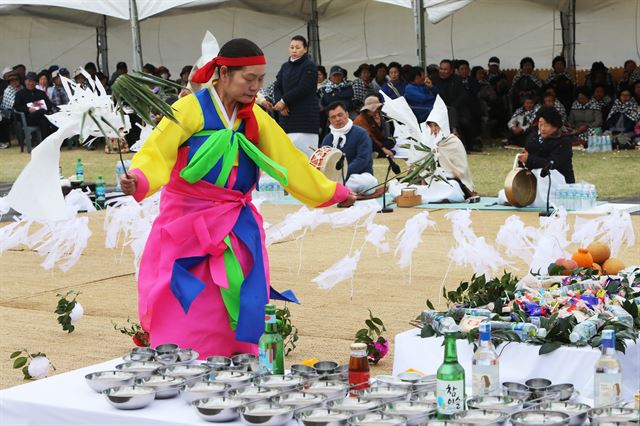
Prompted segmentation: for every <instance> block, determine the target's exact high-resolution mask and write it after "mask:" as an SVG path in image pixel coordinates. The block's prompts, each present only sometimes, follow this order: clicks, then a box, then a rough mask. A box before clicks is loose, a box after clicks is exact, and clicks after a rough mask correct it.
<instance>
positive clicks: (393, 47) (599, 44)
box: [0, 0, 640, 78]
mask: <svg viewBox="0 0 640 426" xmlns="http://www.w3.org/2000/svg"><path fill="white" fill-rule="evenodd" d="M423 2H424V6H425V7H426V8H427V15H428V16H429V18H430V21H431V20H433V21H439V23H437V24H433V23H431V22H427V23H426V28H425V31H426V55H427V58H426V60H427V62H428V63H434V62H438V61H439V60H440V59H441V58H452V57H453V58H465V59H467V60H469V61H470V62H471V63H472V64H479V65H486V63H487V60H488V58H489V57H490V56H493V55H495V56H498V57H500V58H501V60H502V65H503V67H504V68H510V67H517V66H518V63H519V60H520V58H522V57H523V56H531V57H532V58H533V59H534V60H535V61H536V64H537V66H539V67H549V66H550V63H551V59H552V58H553V56H555V55H557V54H559V53H560V52H561V50H562V41H561V30H560V28H561V25H560V12H559V10H560V9H561V8H562V7H564V3H565V2H564V1H563V0H423ZM27 3H28V5H27ZM128 3H129V2H128V0H103V1H92V2H87V1H81V0H57V1H52V0H49V1H47V0H31V1H29V2H24V1H14V0H0V52H2V54H1V55H0V66H10V65H14V64H17V63H24V64H25V65H26V66H27V67H28V68H29V69H34V70H39V69H41V68H44V67H48V66H49V65H51V64H54V63H55V64H58V65H61V66H66V67H68V68H71V69H73V68H75V67H77V66H79V65H83V64H84V63H86V62H88V61H95V58H96V50H97V49H96V27H98V26H100V25H103V23H105V22H106V28H107V30H106V33H107V36H108V48H109V65H110V67H111V68H113V66H114V64H115V63H116V62H118V61H125V62H128V63H129V64H131V56H132V55H131V52H132V48H131V30H130V27H129V25H130V24H129V22H128V21H127V19H128V17H129V12H128ZM310 3H311V1H310V0H305V1H302V0H196V1H188V0H162V1H157V0H155V1H154V0H137V4H138V15H139V18H140V19H141V20H142V21H141V22H140V32H141V38H142V46H143V52H144V61H145V62H150V63H153V64H155V65H156V66H157V65H161V64H162V65H165V66H167V67H168V68H169V69H170V70H172V71H173V74H174V76H173V77H176V75H175V74H177V72H178V71H179V70H180V68H181V67H182V66H183V65H185V64H190V63H193V62H194V61H195V59H197V58H198V57H199V56H200V52H199V49H200V41H201V39H202V37H203V35H204V33H205V31H206V30H210V31H211V32H212V33H213V34H214V35H215V36H216V37H217V38H218V40H219V41H220V42H221V43H224V42H225V41H227V40H229V39H231V38H233V37H240V36H242V37H247V38H250V39H252V40H254V41H256V42H257V44H258V45H260V46H261V47H262V48H263V50H264V51H265V54H266V55H267V57H268V60H269V64H270V66H269V76H268V78H273V77H274V76H275V72H277V69H278V68H279V64H280V63H282V62H284V61H285V60H286V58H287V45H288V42H289V39H290V37H291V36H293V35H295V34H306V31H307V21H308V19H309V18H310V13H311V11H310V7H309V4H310ZM53 4H55V6H54V7H52V5H53ZM411 5H412V2H411V0H379V1H373V0H354V1H349V0H317V10H318V19H319V37H320V43H321V46H322V63H323V64H324V65H326V66H331V65H333V64H339V65H341V66H343V67H345V68H347V69H350V70H353V69H355V68H356V67H357V65H358V64H360V63H363V62H368V63H376V62H381V61H383V62H389V61H392V60H397V61H399V62H401V63H416V58H417V57H416V35H415V23H414V17H413V11H412V9H411ZM70 8H71V9H70ZM451 12H454V13H453V14H452V15H448V14H450V13H451ZM639 13H640V11H638V8H637V5H636V2H633V1H627V0H580V1H579V2H577V9H576V21H577V25H576V65H577V67H578V68H588V67H589V66H590V65H591V63H592V62H593V61H594V60H602V61H604V62H605V63H606V64H607V65H610V66H620V65H622V62H623V61H624V60H625V59H628V58H636V59H640V53H639V52H638V48H637V44H638V43H637V39H638V19H639V15H638V14H639ZM104 16H107V18H106V19H105V18H104ZM445 16H448V17H445Z"/></svg>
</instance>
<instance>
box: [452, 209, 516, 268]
mask: <svg viewBox="0 0 640 426" xmlns="http://www.w3.org/2000/svg"><path fill="white" fill-rule="evenodd" d="M470 215H471V212H470V211H469V210H455V211H453V212H450V213H447V214H446V215H445V217H446V218H447V219H449V220H450V221H451V223H452V225H453V238H454V240H455V242H456V245H455V246H454V247H452V248H451V250H449V259H450V260H451V261H452V262H455V263H456V264H458V265H469V266H471V269H472V270H473V273H474V274H476V275H486V276H487V277H492V276H493V274H494V272H498V271H499V270H500V269H501V268H503V267H505V266H507V265H510V264H511V263H510V262H507V261H506V260H505V259H503V258H502V256H500V253H498V251H497V250H496V249H495V248H493V246H491V245H489V244H488V243H487V242H486V241H485V239H484V237H478V236H476V234H475V233H474V232H473V229H472V228H471V217H470Z"/></svg>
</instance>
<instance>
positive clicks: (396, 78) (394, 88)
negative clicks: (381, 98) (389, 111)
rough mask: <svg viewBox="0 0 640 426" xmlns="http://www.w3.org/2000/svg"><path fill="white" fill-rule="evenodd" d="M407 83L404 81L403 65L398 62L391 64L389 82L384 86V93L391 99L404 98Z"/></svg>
mask: <svg viewBox="0 0 640 426" xmlns="http://www.w3.org/2000/svg"><path fill="white" fill-rule="evenodd" d="M406 87H407V83H406V82H405V81H404V80H403V79H402V65H400V63H398V62H391V63H389V80H387V82H386V83H384V85H383V86H382V91H383V92H384V94H385V95H387V96H389V97H390V98H391V99H396V98H399V97H400V96H404V91H405V89H406Z"/></svg>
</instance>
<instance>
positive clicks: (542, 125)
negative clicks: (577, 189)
mask: <svg viewBox="0 0 640 426" xmlns="http://www.w3.org/2000/svg"><path fill="white" fill-rule="evenodd" d="M537 117H538V131H537V132H536V131H532V132H531V134H530V137H529V139H528V140H527V143H526V145H525V147H524V151H523V152H522V153H521V154H518V160H519V161H520V162H521V163H523V164H525V165H526V166H527V168H528V169H543V168H546V167H550V168H552V169H555V170H557V171H558V172H560V174H562V175H563V176H564V179H565V181H566V182H567V183H575V181H576V178H575V176H574V174H573V161H572V158H573V149H572V147H571V136H569V135H563V134H561V133H560V129H561V128H562V117H561V116H560V113H559V112H558V111H557V110H556V109H555V108H553V107H548V106H543V107H542V108H540V110H539V111H538V114H537ZM551 161H553V165H551V164H550V163H551Z"/></svg>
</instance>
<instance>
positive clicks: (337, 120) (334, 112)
mask: <svg viewBox="0 0 640 426" xmlns="http://www.w3.org/2000/svg"><path fill="white" fill-rule="evenodd" d="M327 114H328V117H329V123H330V124H331V125H330V126H329V129H330V130H331V133H329V134H327V135H326V136H325V137H324V139H323V140H322V146H328V147H333V148H337V149H339V150H340V151H342V152H343V153H344V155H345V157H346V164H348V167H346V164H345V165H344V166H343V167H340V166H341V164H340V163H339V164H338V168H339V169H342V170H345V169H346V170H345V173H344V175H343V179H344V180H345V186H346V187H347V188H349V189H350V190H351V191H353V192H356V193H358V192H362V191H366V190H369V191H366V192H367V193H369V192H371V193H372V192H374V190H375V188H374V187H375V186H376V185H377V184H378V181H377V179H376V178H375V177H374V176H373V157H372V148H371V145H372V142H371V138H370V137H369V134H368V133H367V131H366V130H364V129H363V128H362V127H359V126H356V125H354V124H353V121H351V119H350V118H349V112H348V111H347V108H346V107H345V105H344V104H343V103H342V102H334V103H332V104H331V105H329V107H328V108H327Z"/></svg>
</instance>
